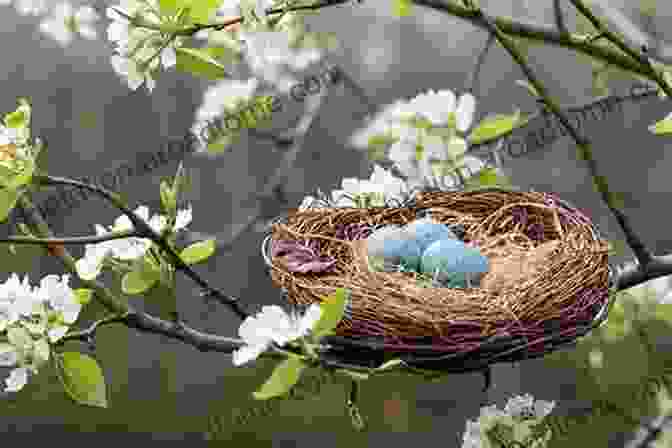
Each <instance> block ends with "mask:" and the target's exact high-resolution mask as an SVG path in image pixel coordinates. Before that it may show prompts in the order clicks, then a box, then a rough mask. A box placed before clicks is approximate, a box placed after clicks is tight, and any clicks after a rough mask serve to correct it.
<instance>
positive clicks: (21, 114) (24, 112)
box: [4, 98, 30, 129]
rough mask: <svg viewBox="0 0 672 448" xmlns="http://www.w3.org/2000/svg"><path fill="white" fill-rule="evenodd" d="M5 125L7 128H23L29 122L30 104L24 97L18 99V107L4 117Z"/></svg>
mask: <svg viewBox="0 0 672 448" xmlns="http://www.w3.org/2000/svg"><path fill="white" fill-rule="evenodd" d="M4 122H5V126H7V127H8V128H14V129H16V128H25V127H28V125H29V124H30V104H29V103H28V101H26V99H25V98H20V99H19V107H17V109H16V110H15V111H14V112H10V113H8V114H7V115H5V117H4Z"/></svg>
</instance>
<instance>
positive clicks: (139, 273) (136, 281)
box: [121, 255, 161, 295]
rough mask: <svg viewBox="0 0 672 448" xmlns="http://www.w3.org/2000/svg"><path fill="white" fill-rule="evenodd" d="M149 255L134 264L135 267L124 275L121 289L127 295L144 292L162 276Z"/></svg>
mask: <svg viewBox="0 0 672 448" xmlns="http://www.w3.org/2000/svg"><path fill="white" fill-rule="evenodd" d="M147 257H148V255H145V256H144V257H142V259H141V260H140V261H138V262H136V263H135V264H134V269H133V270H132V271H131V272H128V273H126V274H125V275H124V277H123V278H122V280H121V290H122V291H123V292H124V294H126V295H136V294H142V293H143V292H145V291H147V290H148V289H150V288H151V287H152V286H154V285H155V284H156V282H158V281H159V279H160V278H161V271H160V270H159V268H158V267H157V266H156V265H154V264H153V263H152V262H151V261H150V260H149V259H148V258H147Z"/></svg>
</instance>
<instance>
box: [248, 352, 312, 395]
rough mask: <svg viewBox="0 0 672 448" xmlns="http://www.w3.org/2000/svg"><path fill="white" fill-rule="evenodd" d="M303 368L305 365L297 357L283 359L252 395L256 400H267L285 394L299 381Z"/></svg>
mask: <svg viewBox="0 0 672 448" xmlns="http://www.w3.org/2000/svg"><path fill="white" fill-rule="evenodd" d="M305 367H306V366H305V364H304V363H303V362H302V361H301V359H299V358H297V357H294V356H291V357H289V358H287V359H285V360H284V361H282V362H280V363H279V364H278V365H277V366H276V368H275V370H273V373H272V374H271V376H270V378H269V379H268V380H267V381H266V382H265V383H264V384H263V385H262V386H261V387H260V388H259V390H258V391H256V392H253V393H252V395H253V396H254V398H255V399H257V400H268V399H269V398H273V397H277V396H279V395H284V394H286V393H287V392H289V390H290V389H291V388H292V386H293V385H295V384H296V383H297V382H298V381H299V378H300V377H301V372H302V371H303V369H304V368H305Z"/></svg>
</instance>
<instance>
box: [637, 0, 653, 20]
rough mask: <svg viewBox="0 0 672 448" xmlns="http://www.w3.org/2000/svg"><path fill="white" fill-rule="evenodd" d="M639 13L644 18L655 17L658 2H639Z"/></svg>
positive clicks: (641, 0) (640, 0)
mask: <svg viewBox="0 0 672 448" xmlns="http://www.w3.org/2000/svg"><path fill="white" fill-rule="evenodd" d="M638 8H639V13H640V14H642V15H644V16H649V17H655V15H656V0H639V5H638Z"/></svg>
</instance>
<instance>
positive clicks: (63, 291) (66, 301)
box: [37, 274, 82, 324]
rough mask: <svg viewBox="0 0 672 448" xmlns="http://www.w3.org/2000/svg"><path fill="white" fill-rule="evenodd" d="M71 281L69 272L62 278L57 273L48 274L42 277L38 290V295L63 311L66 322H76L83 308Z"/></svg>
mask: <svg viewBox="0 0 672 448" xmlns="http://www.w3.org/2000/svg"><path fill="white" fill-rule="evenodd" d="M69 281H70V275H69V274H63V275H62V276H61V279H59V278H58V276H57V275H47V276H46V277H43V278H42V280H41V282H40V289H39V291H38V292H37V296H38V297H39V298H40V299H41V300H42V301H44V302H47V303H49V305H50V306H51V308H52V309H54V310H56V311H59V312H61V313H62V316H63V322H65V323H66V324H72V323H74V322H75V321H76V320H77V316H78V315H79V312H80V311H81V309H82V305H81V304H80V303H79V302H78V301H77V299H76V297H75V293H74V292H73V291H72V289H71V288H70V286H69V285H68V283H69Z"/></svg>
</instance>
